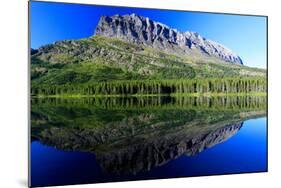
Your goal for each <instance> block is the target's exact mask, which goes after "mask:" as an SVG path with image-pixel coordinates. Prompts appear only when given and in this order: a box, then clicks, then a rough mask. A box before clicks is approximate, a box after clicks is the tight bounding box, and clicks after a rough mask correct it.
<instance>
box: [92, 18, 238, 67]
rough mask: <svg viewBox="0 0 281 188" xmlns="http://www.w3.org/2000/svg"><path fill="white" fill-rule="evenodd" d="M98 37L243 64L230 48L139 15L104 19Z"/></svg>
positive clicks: (98, 26)
mask: <svg viewBox="0 0 281 188" xmlns="http://www.w3.org/2000/svg"><path fill="white" fill-rule="evenodd" d="M95 35H102V36H106V37H114V38H119V39H122V40H125V41H128V42H132V43H136V44H142V45H146V46H150V47H153V48H157V49H161V50H164V51H168V52H172V53H177V54H180V55H183V54H185V55H191V56H193V55H196V54H198V51H199V52H200V54H201V55H203V56H213V57H217V58H219V59H221V60H223V61H227V62H231V63H235V64H243V62H242V59H241V58H240V57H239V56H238V55H236V54H235V53H234V52H232V51H231V50H230V49H228V48H226V47H224V46H223V45H221V44H218V43H216V42H214V41H211V40H208V39H206V38H204V37H202V36H201V35H199V34H198V33H196V32H190V31H187V32H180V31H177V30H176V29H173V28H170V27H168V26H167V25H165V24H163V23H160V22H156V21H153V20H151V19H150V18H148V17H142V16H139V15H137V14H130V15H123V16H121V15H118V14H117V15H114V16H111V17H109V16H102V17H101V18H100V20H99V23H98V25H97V27H96V29H95Z"/></svg>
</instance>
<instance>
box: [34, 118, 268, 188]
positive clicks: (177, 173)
mask: <svg viewBox="0 0 281 188" xmlns="http://www.w3.org/2000/svg"><path fill="white" fill-rule="evenodd" d="M266 131H267V124H266V118H265V117H264V118H258V119H251V120H247V121H245V122H244V123H243V126H242V128H241V129H240V130H239V131H238V133H237V134H235V135H234V136H232V137H231V138H229V139H228V140H226V141H225V142H223V143H220V144H217V145H215V146H213V147H211V148H208V149H206V150H204V151H202V152H200V153H199V154H197V155H195V156H187V155H182V156H180V157H179V158H177V159H175V160H171V161H169V162H168V163H166V164H165V165H163V166H160V167H155V168H152V169H151V170H150V171H146V172H141V173H138V174H135V175H126V176H110V175H105V174H103V173H102V170H101V168H100V166H99V164H98V163H97V160H96V156H95V155H94V154H91V153H86V152H67V151H62V150H58V149H56V148H54V147H50V146H46V145H42V144H41V143H40V142H39V141H33V142H32V144H31V183H32V186H47V185H62V184H80V183H94V182H108V181H126V180H139V179H155V178H172V177H189V176H202V175H214V174H233V173H246V172H265V171H267V132H266Z"/></svg>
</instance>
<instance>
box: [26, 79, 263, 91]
mask: <svg viewBox="0 0 281 188" xmlns="http://www.w3.org/2000/svg"><path fill="white" fill-rule="evenodd" d="M266 92H267V80H266V78H264V77H246V78H209V79H178V80H116V81H101V82H93V83H87V84H65V85H44V84H42V85H35V86H33V85H32V87H31V95H32V96H60V95H65V96H67V95H85V96H91V95H92V96H95V95H112V96H114V95H116V96H118V95H161V94H165V95H172V94H184V95H185V94H186V95H189V94H205V93H208V94H238V93H241V94H243V93H245V94H246V93H266Z"/></svg>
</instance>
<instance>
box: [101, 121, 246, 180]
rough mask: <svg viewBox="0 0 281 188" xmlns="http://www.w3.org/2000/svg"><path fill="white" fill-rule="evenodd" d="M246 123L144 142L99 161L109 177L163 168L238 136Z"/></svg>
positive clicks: (109, 153)
mask: <svg viewBox="0 0 281 188" xmlns="http://www.w3.org/2000/svg"><path fill="white" fill-rule="evenodd" d="M242 125H243V123H235V124H230V125H225V127H223V128H219V129H217V130H208V131H207V132H204V131H202V132H198V133H197V134H195V135H189V134H188V133H186V134H181V133H178V134H174V135H165V136H163V137H158V138H153V139H149V140H148V141H145V140H143V143H141V142H139V143H138V144H132V145H130V146H128V147H125V148H121V149H117V150H113V151H107V152H102V153H98V154H97V160H98V161H99V164H100V166H101V168H102V169H103V171H104V173H106V174H118V175H124V174H137V173H138V172H142V171H149V170H151V169H152V168H155V167H157V166H162V165H164V164H166V163H168V162H169V161H171V160H173V159H176V158H178V157H180V156H182V155H184V154H187V155H196V154H198V153H199V152H202V151H204V150H205V149H207V148H210V147H213V146H215V145H217V144H219V143H221V142H224V141H226V140H227V139H229V138H230V137H232V136H233V135H235V134H236V133H237V132H238V131H239V130H240V128H241V127H242Z"/></svg>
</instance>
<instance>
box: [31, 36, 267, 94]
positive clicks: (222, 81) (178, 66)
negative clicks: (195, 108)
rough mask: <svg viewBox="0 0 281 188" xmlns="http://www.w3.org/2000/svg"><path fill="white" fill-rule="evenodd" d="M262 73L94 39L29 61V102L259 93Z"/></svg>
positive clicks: (60, 46) (42, 53) (263, 84)
mask: <svg viewBox="0 0 281 188" xmlns="http://www.w3.org/2000/svg"><path fill="white" fill-rule="evenodd" d="M265 77H266V71H265V70H263V69H258V68H250V67H246V66H242V65H235V64H231V63H226V62H223V61H221V60H218V59H214V58H211V57H210V58H207V57H206V58H202V57H190V56H178V55H175V54H169V53H166V52H164V51H159V50H156V49H152V48H148V47H145V46H141V45H140V46H136V45H134V44H130V43H126V42H123V41H121V40H118V39H112V38H105V37H101V36H95V37H92V38H88V39H81V40H75V41H62V42H58V43H55V44H53V45H47V46H45V47H44V48H43V49H42V50H41V51H39V52H38V53H36V54H34V55H32V57H31V93H32V95H33V96H35V95H36V96H46V95H49V96H62V95H64V96H86V95H87V96H93V95H95V96H97V95H112V96H114V95H118V96H119V95H159V94H164V95H165V94H168V95H170V94H187V95H190V94H195V95H197V94H200V93H218V94H220V93H226V94H231V93H249V92H251V93H265V92H266V87H267V86H266V84H267V83H266V78H265Z"/></svg>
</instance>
